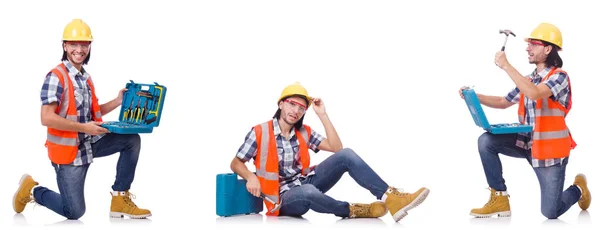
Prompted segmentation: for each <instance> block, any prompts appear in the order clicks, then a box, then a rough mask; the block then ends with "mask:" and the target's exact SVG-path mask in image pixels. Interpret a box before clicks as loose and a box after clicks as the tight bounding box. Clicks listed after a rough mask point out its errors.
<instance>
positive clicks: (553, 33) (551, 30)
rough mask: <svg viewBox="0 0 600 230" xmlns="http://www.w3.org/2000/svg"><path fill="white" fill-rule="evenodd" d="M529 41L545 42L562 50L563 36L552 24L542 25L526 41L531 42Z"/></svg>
mask: <svg viewBox="0 0 600 230" xmlns="http://www.w3.org/2000/svg"><path fill="white" fill-rule="evenodd" d="M529 39H536V40H541V41H545V42H550V43H552V44H554V45H556V46H558V48H559V50H560V49H562V43H563V41H562V34H561V33H560V30H559V29H558V27H556V26H554V25H552V24H550V23H545V22H544V23H541V24H540V25H538V26H537V27H536V28H535V29H533V31H532V32H531V35H529V37H527V38H525V41H529Z"/></svg>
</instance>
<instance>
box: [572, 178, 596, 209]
mask: <svg viewBox="0 0 600 230" xmlns="http://www.w3.org/2000/svg"><path fill="white" fill-rule="evenodd" d="M573 184H574V185H577V186H579V189H580V190H581V198H579V201H578V202H577V203H578V204H579V207H580V208H581V210H586V209H588V208H589V207H590V204H591V203H592V194H591V193H590V190H589V189H588V186H587V180H586V178H585V175H583V174H581V173H580V174H577V176H575V182H574V183H573Z"/></svg>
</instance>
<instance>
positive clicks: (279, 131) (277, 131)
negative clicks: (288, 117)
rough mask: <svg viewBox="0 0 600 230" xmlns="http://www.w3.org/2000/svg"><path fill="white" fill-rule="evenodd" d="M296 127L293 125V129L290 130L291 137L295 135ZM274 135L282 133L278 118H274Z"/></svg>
mask: <svg viewBox="0 0 600 230" xmlns="http://www.w3.org/2000/svg"><path fill="white" fill-rule="evenodd" d="M295 133H296V132H295V130H294V127H293V126H292V130H291V132H290V139H291V138H292V137H293V136H294V135H295ZM273 135H275V136H277V135H281V128H280V127H279V121H278V120H277V118H273Z"/></svg>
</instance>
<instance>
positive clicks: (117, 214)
mask: <svg viewBox="0 0 600 230" xmlns="http://www.w3.org/2000/svg"><path fill="white" fill-rule="evenodd" d="M124 216H128V217H129V218H131V219H145V218H146V217H151V216H152V213H150V214H143V215H132V214H129V213H124V212H110V217H111V218H123V217H124Z"/></svg>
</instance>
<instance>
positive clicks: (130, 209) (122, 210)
mask: <svg viewBox="0 0 600 230" xmlns="http://www.w3.org/2000/svg"><path fill="white" fill-rule="evenodd" d="M111 195H112V201H111V203H110V217H114V218H122V217H123V216H129V218H132V219H144V218H146V217H150V216H152V213H150V210H148V209H141V208H138V207H137V205H135V203H133V201H132V200H131V199H135V196H134V195H133V194H131V193H129V191H125V192H112V193H111Z"/></svg>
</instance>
